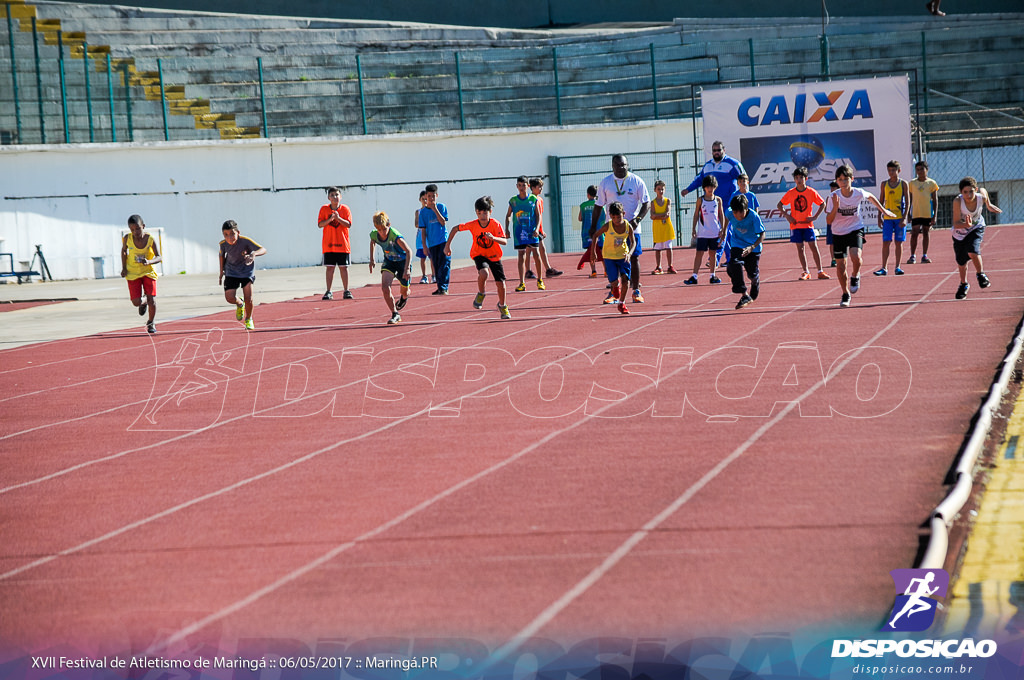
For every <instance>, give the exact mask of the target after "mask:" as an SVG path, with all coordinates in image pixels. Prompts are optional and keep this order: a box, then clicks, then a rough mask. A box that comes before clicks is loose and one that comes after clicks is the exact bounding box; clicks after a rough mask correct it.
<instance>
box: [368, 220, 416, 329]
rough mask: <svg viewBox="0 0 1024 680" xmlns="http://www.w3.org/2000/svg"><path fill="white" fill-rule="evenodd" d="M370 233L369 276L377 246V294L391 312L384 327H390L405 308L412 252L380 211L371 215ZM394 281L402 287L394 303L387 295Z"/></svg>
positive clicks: (389, 295) (400, 316) (389, 293)
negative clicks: (381, 255)
mask: <svg viewBox="0 0 1024 680" xmlns="http://www.w3.org/2000/svg"><path fill="white" fill-rule="evenodd" d="M373 227H374V228H373V231H371V232H370V273H371V274H372V273H373V266H374V264H375V263H374V261H373V255H374V250H376V248H375V247H374V246H380V249H381V251H383V253H384V261H383V262H381V263H380V290H381V294H382V295H383V296H384V303H385V304H386V305H387V306H388V311H389V312H391V318H390V319H388V325H393V324H396V323H398V322H399V321H401V320H402V315H401V314H399V313H398V312H399V311H401V310H402V309H404V308H405V303H406V302H408V301H409V284H410V283H412V281H411V278H412V251H411V250H410V249H409V244H408V243H406V242H405V237H404V236H402V235H401V234H399V233H398V232H397V231H396V230H394V229H392V228H391V219H390V218H389V217H388V214H387V213H386V212H384V211H383V210H382V211H380V212H377V213H374V215H373ZM395 279H398V284H399V285H400V286H401V287H402V296H401V297H400V298H399V299H398V301H397V302H396V301H395V296H394V295H393V294H392V293H391V282H392V281H394V280H395Z"/></svg>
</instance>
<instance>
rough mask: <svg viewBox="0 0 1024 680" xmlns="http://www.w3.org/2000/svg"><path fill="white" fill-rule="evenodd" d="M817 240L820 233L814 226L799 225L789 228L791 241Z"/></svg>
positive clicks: (808, 241)
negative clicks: (795, 227)
mask: <svg viewBox="0 0 1024 680" xmlns="http://www.w3.org/2000/svg"><path fill="white" fill-rule="evenodd" d="M817 240H818V234H817V232H815V231H814V227H799V228H797V229H790V230H789V242H790V243H810V242H811V241H817Z"/></svg>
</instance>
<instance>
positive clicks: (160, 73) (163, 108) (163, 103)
mask: <svg viewBox="0 0 1024 680" xmlns="http://www.w3.org/2000/svg"><path fill="white" fill-rule="evenodd" d="M156 75H157V77H158V78H159V79H160V112H161V113H163V114H164V141H165V142H169V141H171V133H170V131H169V130H168V129H167V97H166V96H164V66H163V60H161V59H157V60H156Z"/></svg>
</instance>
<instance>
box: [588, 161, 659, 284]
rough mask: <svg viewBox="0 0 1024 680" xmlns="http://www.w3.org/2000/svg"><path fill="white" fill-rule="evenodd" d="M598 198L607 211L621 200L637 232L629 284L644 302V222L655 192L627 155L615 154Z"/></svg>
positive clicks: (596, 211)
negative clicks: (641, 225) (642, 263)
mask: <svg viewBox="0 0 1024 680" xmlns="http://www.w3.org/2000/svg"><path fill="white" fill-rule="evenodd" d="M596 201H597V203H596V204H597V205H599V206H602V207H604V208H606V210H605V212H606V213H607V206H609V205H611V204H612V203H615V202H619V203H621V204H622V207H623V217H625V218H626V220H627V221H628V222H629V223H630V224H631V225H633V233H634V234H636V250H634V251H633V254H632V255H631V256H630V258H629V262H630V268H631V272H630V277H629V285H630V286H631V287H632V288H633V302H637V303H640V302H643V301H644V296H643V295H642V294H641V293H640V263H639V258H640V255H641V253H643V248H642V247H641V246H640V222H641V221H643V219H644V217H646V215H647V209H648V208H649V207H650V203H651V195H650V193H649V192H648V191H647V185H646V184H644V181H643V180H642V179H640V178H639V177H638V176H636V175H634V174H633V173H631V172H630V171H629V161H627V160H626V157H625V156H624V155H623V154H615V155H614V156H612V174H610V175H608V176H607V177H605V178H604V179H603V180H601V183H600V184H599V185H598V186H597V199H596ZM600 214H601V211H600V210H595V211H594V212H593V218H592V223H591V227H592V229H597V228H598V227H600V226H601V225H599V224H598V223H597V221H598V216H599V215H600Z"/></svg>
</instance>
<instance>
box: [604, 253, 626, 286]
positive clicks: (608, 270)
mask: <svg viewBox="0 0 1024 680" xmlns="http://www.w3.org/2000/svg"><path fill="white" fill-rule="evenodd" d="M604 271H605V274H607V275H608V280H609V281H610V282H611V283H615V282H616V281H618V280H619V279H620V278H625V279H627V280H628V279H629V275H630V273H631V271H632V270H631V269H630V266H629V260H609V259H608V258H605V260H604Z"/></svg>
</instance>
